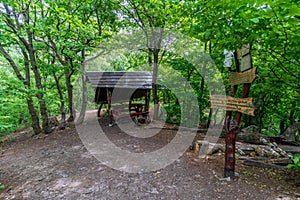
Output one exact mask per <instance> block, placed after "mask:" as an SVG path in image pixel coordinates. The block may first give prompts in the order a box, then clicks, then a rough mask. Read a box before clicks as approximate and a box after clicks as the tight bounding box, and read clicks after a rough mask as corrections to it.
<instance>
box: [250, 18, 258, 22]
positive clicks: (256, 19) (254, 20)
mask: <svg viewBox="0 0 300 200" xmlns="http://www.w3.org/2000/svg"><path fill="white" fill-rule="evenodd" d="M250 21H252V22H254V23H258V22H259V18H257V17H256V18H252V19H250Z"/></svg>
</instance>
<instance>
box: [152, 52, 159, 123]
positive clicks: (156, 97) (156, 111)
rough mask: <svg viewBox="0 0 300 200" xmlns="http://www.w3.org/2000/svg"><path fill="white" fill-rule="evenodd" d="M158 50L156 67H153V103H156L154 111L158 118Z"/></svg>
mask: <svg viewBox="0 0 300 200" xmlns="http://www.w3.org/2000/svg"><path fill="white" fill-rule="evenodd" d="M158 52H159V51H154V52H153V58H154V67H153V77H152V95H153V103H154V111H153V119H154V120H157V119H158V111H159V99H158V95H157V87H156V81H157V76H158V66H159V63H158Z"/></svg>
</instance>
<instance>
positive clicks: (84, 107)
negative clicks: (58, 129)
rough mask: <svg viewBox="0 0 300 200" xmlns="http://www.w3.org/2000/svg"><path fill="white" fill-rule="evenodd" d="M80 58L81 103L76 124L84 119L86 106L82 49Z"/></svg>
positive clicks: (85, 80)
mask: <svg viewBox="0 0 300 200" xmlns="http://www.w3.org/2000/svg"><path fill="white" fill-rule="evenodd" d="M81 56H82V60H83V62H82V63H81V70H82V75H81V80H82V104H81V110H80V114H79V117H78V120H77V124H81V123H82V122H83V120H84V117H85V112H86V107H87V86H86V82H87V78H86V75H85V51H84V50H82V52H81Z"/></svg>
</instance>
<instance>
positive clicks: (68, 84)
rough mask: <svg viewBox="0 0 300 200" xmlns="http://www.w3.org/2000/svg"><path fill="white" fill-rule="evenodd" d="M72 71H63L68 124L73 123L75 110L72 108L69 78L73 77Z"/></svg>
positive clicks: (71, 89)
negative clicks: (66, 92) (66, 95)
mask: <svg viewBox="0 0 300 200" xmlns="http://www.w3.org/2000/svg"><path fill="white" fill-rule="evenodd" d="M73 72H74V70H73V69H71V71H68V70H66V71H65V78H66V86H67V91H68V108H69V114H70V116H69V118H68V120H67V121H68V122H73V121H74V120H75V110H74V106H73V85H72V83H71V77H72V75H73Z"/></svg>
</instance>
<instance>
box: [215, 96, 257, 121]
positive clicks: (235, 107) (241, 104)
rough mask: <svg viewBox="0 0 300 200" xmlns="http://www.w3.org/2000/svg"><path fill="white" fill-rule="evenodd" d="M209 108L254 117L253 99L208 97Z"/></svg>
mask: <svg viewBox="0 0 300 200" xmlns="http://www.w3.org/2000/svg"><path fill="white" fill-rule="evenodd" d="M210 105H211V108H222V109H224V110H227V111H237V112H241V113H244V114H247V115H251V116H254V113H255V108H254V105H253V98H233V97H224V96H221V95H211V96H210Z"/></svg>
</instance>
